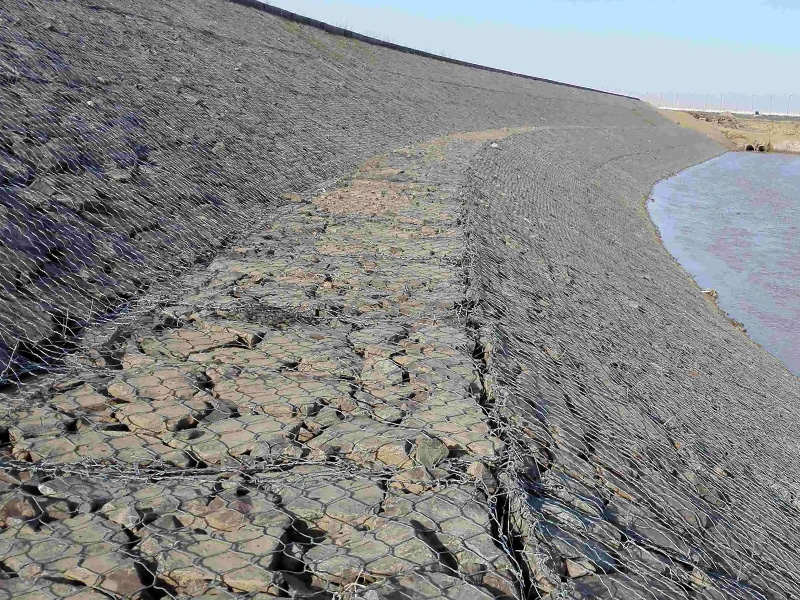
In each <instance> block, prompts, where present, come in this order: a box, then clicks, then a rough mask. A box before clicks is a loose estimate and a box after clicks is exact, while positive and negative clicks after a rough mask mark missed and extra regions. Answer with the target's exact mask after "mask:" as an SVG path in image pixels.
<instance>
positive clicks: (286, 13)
mask: <svg viewBox="0 0 800 600" xmlns="http://www.w3.org/2000/svg"><path fill="white" fill-rule="evenodd" d="M227 1H228V2H232V3H234V4H241V5H242V6H248V7H250V8H255V9H258V10H262V11H264V12H267V13H269V14H271V15H275V16H277V17H282V18H284V19H290V20H292V21H295V22H297V23H302V24H303V25H308V26H310V27H315V28H316V29H321V30H323V31H327V32H328V33H332V34H334V35H341V36H344V37H348V38H352V39H354V40H358V41H360V42H365V43H367V44H372V45H375V46H382V47H384V48H389V49H391V50H397V51H399V52H405V53H406V54H416V55H417V56H422V57H425V58H432V59H434V60H439V61H442V62H448V63H452V64H454V65H460V66H462V67H470V68H472V69H480V70H482V71H489V72H490V73H502V74H503V75H511V76H513V77H522V78H523V79H531V80H533V81H542V82H544V83H552V84H554V85H563V86H565V87H569V88H574V89H578V90H587V91H590V92H599V93H601V94H608V95H609V96H619V97H620V98H630V99H631V100H639V98H637V97H635V96H628V95H626V94H619V93H616V92H609V91H606V90H598V89H596V88H590V87H585V86H582V85H575V84H573V83H564V82H563V81H556V80H554V79H546V78H544V77H535V76H533V75H525V74H523V73H516V72H514V71H506V70H504V69H496V68H494V67H487V66H486V65H479V64H476V63H471V62H467V61H464V60H458V59H455V58H450V57H448V56H442V55H441V54H434V53H432V52H425V51H424V50H417V49H416V48H410V47H408V46H401V45H400V44H395V43H393V42H388V41H385V40H381V39H379V38H375V37H370V36H368V35H363V34H361V33H357V32H355V31H351V30H350V29H345V28H343V27H337V26H336V25H331V24H329V23H325V22H324V21H318V20H317V19H312V18H311V17H306V16H304V15H300V14H298V13H295V12H292V11H290V10H286V9H284V8H278V7H277V6H272V5H271V4H265V3H264V2H260V1H259V0H227Z"/></svg>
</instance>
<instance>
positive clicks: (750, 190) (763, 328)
mask: <svg viewBox="0 0 800 600" xmlns="http://www.w3.org/2000/svg"><path fill="white" fill-rule="evenodd" d="M653 199H654V201H653V202H650V203H648V208H649V210H650V216H651V218H652V219H653V222H654V223H655V224H656V226H657V227H658V229H659V231H660V232H661V238H662V239H663V241H664V245H665V246H666V248H667V249H668V250H669V251H670V252H671V253H672V255H673V256H674V257H675V258H676V259H677V260H678V262H680V263H681V265H682V266H683V267H684V269H686V270H687V271H688V272H689V273H690V274H691V275H692V276H693V277H694V278H695V280H696V281H697V283H698V285H700V286H701V287H702V288H704V289H705V288H713V289H715V290H717V292H718V293H719V299H718V301H719V305H720V307H721V308H722V309H723V310H725V311H726V312H727V313H728V314H729V315H730V316H731V317H733V318H734V319H736V320H738V321H741V322H742V323H743V324H744V326H745V327H746V328H747V332H748V334H749V335H750V337H751V338H753V339H754V340H755V341H757V342H758V343H760V344H761V345H762V346H763V347H764V348H765V349H766V350H768V351H769V352H771V353H772V354H774V355H775V356H777V357H778V358H779V359H781V360H782V361H783V363H784V364H785V365H786V366H787V367H788V368H789V369H790V370H791V371H792V372H793V373H795V374H796V375H800V235H798V228H800V156H792V155H786V154H759V153H752V152H747V153H744V152H729V153H728V154H724V155H722V156H720V157H718V158H715V159H713V160H711V161H708V162H706V163H703V164H701V165H697V166H695V167H692V168H690V169H687V170H686V171H683V172H682V173H679V174H678V175H676V176H675V177H672V178H670V179H667V180H664V181H662V182H661V183H659V184H658V185H657V186H656V187H655V189H654V190H653Z"/></svg>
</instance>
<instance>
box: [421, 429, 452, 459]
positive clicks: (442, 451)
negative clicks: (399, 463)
mask: <svg viewBox="0 0 800 600" xmlns="http://www.w3.org/2000/svg"><path fill="white" fill-rule="evenodd" d="M449 454H450V450H448V448H447V446H445V445H444V444H443V443H442V442H440V441H439V440H438V439H436V438H434V437H430V436H427V435H424V434H420V435H418V436H417V438H416V447H415V449H414V459H415V460H416V461H417V462H418V463H419V464H421V465H422V466H423V467H435V466H436V465H438V464H439V463H440V462H442V461H443V460H444V459H445V458H447V456H448V455H449Z"/></svg>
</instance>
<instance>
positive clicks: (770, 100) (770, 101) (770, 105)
mask: <svg viewBox="0 0 800 600" xmlns="http://www.w3.org/2000/svg"><path fill="white" fill-rule="evenodd" d="M772 96H773V95H772V94H770V95H769V112H770V113H771V112H772Z"/></svg>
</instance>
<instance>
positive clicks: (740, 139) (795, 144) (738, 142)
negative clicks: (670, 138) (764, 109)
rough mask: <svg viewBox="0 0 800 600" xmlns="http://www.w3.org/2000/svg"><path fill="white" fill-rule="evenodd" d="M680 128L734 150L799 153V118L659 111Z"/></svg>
mask: <svg viewBox="0 0 800 600" xmlns="http://www.w3.org/2000/svg"><path fill="white" fill-rule="evenodd" d="M659 112H660V113H661V114H662V115H663V116H664V117H666V118H667V119H669V120H670V121H672V122H673V123H676V124H678V125H680V126H682V127H687V128H689V129H693V130H695V131H699V132H700V133H704V134H705V135H707V136H708V137H710V138H711V139H712V140H714V141H715V142H718V143H720V144H722V145H723V146H725V147H726V148H728V149H729V150H733V151H745V152H747V151H752V152H788V153H793V154H798V153H800V119H798V118H795V117H768V116H763V115H753V116H750V115H733V114H731V113H721V114H720V113H706V112H702V111H687V112H683V111H677V110H660V111H659Z"/></svg>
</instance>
